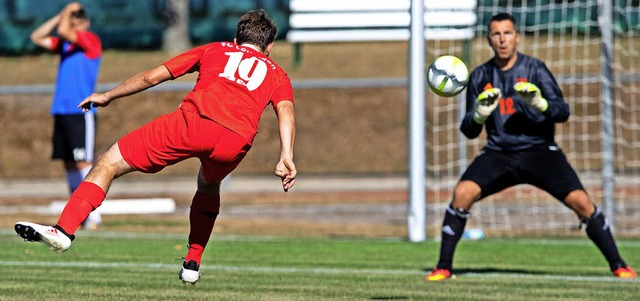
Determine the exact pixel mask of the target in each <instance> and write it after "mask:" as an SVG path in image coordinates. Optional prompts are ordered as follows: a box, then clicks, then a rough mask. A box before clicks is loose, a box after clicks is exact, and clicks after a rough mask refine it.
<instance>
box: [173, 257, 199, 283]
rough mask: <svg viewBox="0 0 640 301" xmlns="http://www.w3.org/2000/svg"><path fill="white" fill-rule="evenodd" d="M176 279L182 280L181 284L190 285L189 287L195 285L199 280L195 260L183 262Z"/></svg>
mask: <svg viewBox="0 0 640 301" xmlns="http://www.w3.org/2000/svg"><path fill="white" fill-rule="evenodd" d="M178 278H180V280H182V283H187V282H188V283H191V285H194V284H196V282H198V280H200V266H198V263H197V262H196V261H195V260H189V262H186V261H184V262H183V263H182V268H181V269H180V272H179V273H178Z"/></svg>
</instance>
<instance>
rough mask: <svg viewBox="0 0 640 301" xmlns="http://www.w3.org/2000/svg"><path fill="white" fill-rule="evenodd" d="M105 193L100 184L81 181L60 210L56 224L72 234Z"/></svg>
mask: <svg viewBox="0 0 640 301" xmlns="http://www.w3.org/2000/svg"><path fill="white" fill-rule="evenodd" d="M105 194H106V193H105V192H104V190H102V188H100V186H98V185H96V184H94V183H91V182H87V181H82V183H80V186H78V188H77V189H76V190H75V191H74V192H73V194H71V198H69V202H67V205H66V206H65V207H64V209H63V210H62V213H61V214H60V218H59V219H58V226H60V227H61V228H62V229H63V230H64V231H65V232H66V233H68V234H69V235H73V234H74V233H75V232H76V230H77V229H78V227H80V225H81V224H82V222H83V221H84V220H85V219H86V218H87V216H89V213H91V211H93V210H94V209H96V208H98V206H100V204H102V201H103V200H104V198H105Z"/></svg>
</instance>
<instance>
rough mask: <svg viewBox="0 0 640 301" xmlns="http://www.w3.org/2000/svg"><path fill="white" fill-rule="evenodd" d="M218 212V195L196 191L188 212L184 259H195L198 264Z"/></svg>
mask: <svg viewBox="0 0 640 301" xmlns="http://www.w3.org/2000/svg"><path fill="white" fill-rule="evenodd" d="M219 212H220V195H219V194H217V193H216V194H207V193H202V192H196V194H195V195H194V196H193V201H192V202H191V211H190V212H189V225H190V227H191V229H190V232H189V251H188V252H187V256H185V261H186V262H189V261H190V260H195V261H196V262H197V263H198V265H200V260H201V259H202V252H204V248H206V247H207V243H208V242H209V238H210V237H211V233H212V232H213V226H214V224H215V222H216V218H217V217H218V213H219Z"/></svg>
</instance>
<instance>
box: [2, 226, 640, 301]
mask: <svg viewBox="0 0 640 301" xmlns="http://www.w3.org/2000/svg"><path fill="white" fill-rule="evenodd" d="M78 237H79V238H78V239H77V240H76V241H75V242H74V244H73V246H72V248H71V249H69V251H67V252H66V253H64V254H55V253H53V252H51V251H49V250H47V249H46V248H45V247H44V246H43V245H40V244H27V243H24V242H22V241H21V240H20V239H19V238H17V237H13V236H12V234H11V233H10V231H8V230H3V231H2V232H1V234H0V269H1V270H2V271H3V272H2V273H0V292H2V293H1V294H0V300H534V299H540V300H637V298H638V296H639V295H640V281H638V280H637V279H636V280H626V281H625V280H619V279H615V278H614V277H613V276H611V275H610V272H609V271H608V269H607V265H606V263H605V261H604V259H603V258H602V255H600V253H599V252H598V251H597V250H596V248H595V247H594V246H593V245H592V244H591V242H590V241H589V240H588V239H586V238H585V239H584V240H553V239H485V240H480V241H462V242H461V244H460V245H459V247H458V252H457V253H456V261H455V267H456V270H455V273H456V275H457V278H456V279H454V280H450V281H445V282H438V283H426V282H424V281H423V276H424V275H425V274H426V273H427V272H428V270H430V269H431V268H432V266H433V264H434V263H435V261H436V259H437V255H438V249H439V244H438V243H437V242H433V241H430V242H426V243H408V242H405V241H400V240H377V239H352V240H349V239H287V238H269V237H214V238H213V240H212V242H211V243H210V245H209V248H208V249H207V251H206V253H205V256H204V259H203V266H202V274H203V276H202V278H201V280H200V282H198V284H197V285H195V286H191V285H183V284H182V283H181V282H180V281H179V280H178V277H177V272H178V269H179V266H180V259H179V258H180V257H182V256H184V254H185V243H186V235H185V236H180V235H157V234H130V233H99V234H95V235H89V234H88V233H79V235H78ZM620 250H621V253H622V255H623V256H624V257H625V259H626V260H627V261H628V263H630V264H631V265H632V266H633V264H634V263H638V262H640V244H639V243H638V242H637V241H621V242H620ZM635 266H636V267H638V265H637V264H635Z"/></svg>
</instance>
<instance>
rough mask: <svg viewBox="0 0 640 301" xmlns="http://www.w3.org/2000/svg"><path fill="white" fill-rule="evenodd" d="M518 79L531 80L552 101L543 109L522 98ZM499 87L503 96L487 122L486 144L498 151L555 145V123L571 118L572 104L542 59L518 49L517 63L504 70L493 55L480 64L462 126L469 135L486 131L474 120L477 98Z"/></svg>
mask: <svg viewBox="0 0 640 301" xmlns="http://www.w3.org/2000/svg"><path fill="white" fill-rule="evenodd" d="M516 82H531V83H533V84H535V85H536V86H538V87H539V88H540V91H541V92H542V97H543V98H545V99H546V100H547V101H548V102H549V107H548V109H547V110H546V111H545V112H543V113H541V112H539V111H538V110H536V109H534V108H533V107H531V106H529V105H528V104H527V103H525V102H524V101H522V100H521V99H520V97H519V96H518V95H517V94H516V93H515V90H514V88H513V86H514V85H515V83H516ZM490 87H493V88H499V89H500V91H502V98H500V100H499V105H498V107H497V108H496V110H495V111H493V113H492V114H491V115H490V116H489V118H487V120H486V121H485V123H484V125H485V126H486V130H487V143H486V145H485V148H488V149H493V150H497V151H521V150H526V149H531V148H535V147H539V146H543V145H555V141H554V134H555V123H557V122H564V121H567V119H568V118H569V114H570V111H569V105H568V104H567V103H566V102H565V101H564V98H563V96H562V91H561V90H560V88H559V87H558V84H557V83H556V80H555V79H554V77H553V75H552V74H551V72H550V71H549V69H548V68H547V66H546V65H545V64H544V63H543V62H542V61H540V60H538V59H536V58H533V57H530V56H528V55H524V54H521V53H518V60H517V62H516V64H515V65H514V66H513V67H512V68H511V69H509V70H506V71H503V70H500V68H498V67H497V66H496V65H495V64H494V61H493V59H491V60H490V61H488V62H486V63H485V64H483V65H482V66H480V67H478V68H476V69H475V70H474V71H473V72H472V73H471V75H470V78H469V84H468V85H467V113H466V114H465V116H464V118H463V119H462V122H461V124H460V130H461V131H462V133H464V135H465V136H467V138H469V139H473V138H476V137H478V136H479V135H480V132H482V125H481V124H478V123H476V122H475V121H474V120H473V113H474V107H475V103H476V98H477V97H478V94H480V93H481V92H482V91H483V90H484V89H486V88H490Z"/></svg>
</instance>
